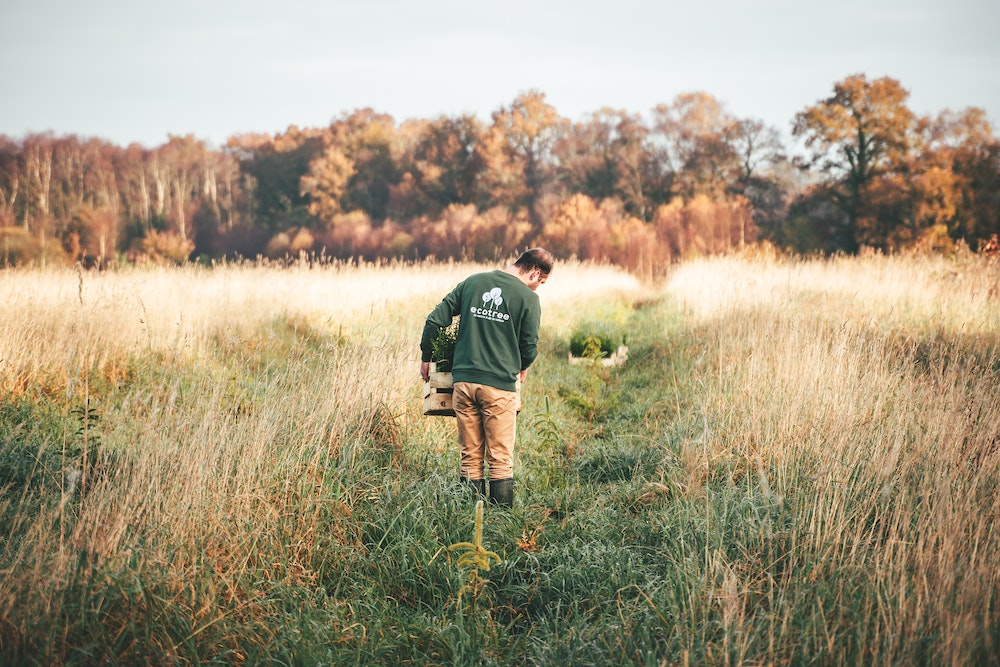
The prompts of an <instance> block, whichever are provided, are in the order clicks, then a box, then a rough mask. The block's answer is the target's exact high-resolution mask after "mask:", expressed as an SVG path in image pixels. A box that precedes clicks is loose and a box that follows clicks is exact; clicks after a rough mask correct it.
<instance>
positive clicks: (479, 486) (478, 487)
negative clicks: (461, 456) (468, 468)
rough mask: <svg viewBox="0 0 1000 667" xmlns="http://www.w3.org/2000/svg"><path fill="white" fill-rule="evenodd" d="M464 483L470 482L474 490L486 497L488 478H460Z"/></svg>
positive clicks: (478, 494) (470, 486)
mask: <svg viewBox="0 0 1000 667" xmlns="http://www.w3.org/2000/svg"><path fill="white" fill-rule="evenodd" d="M460 479H461V480H462V483H463V484H468V485H469V488H470V489H472V492H473V493H475V494H476V495H477V497H478V496H482V497H484V498H485V497H486V480H485V479H468V478H466V477H462V478H460Z"/></svg>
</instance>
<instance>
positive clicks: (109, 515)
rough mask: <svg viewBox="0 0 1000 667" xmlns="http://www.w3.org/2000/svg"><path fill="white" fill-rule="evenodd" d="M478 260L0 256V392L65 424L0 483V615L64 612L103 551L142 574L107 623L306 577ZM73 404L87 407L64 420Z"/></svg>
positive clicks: (389, 437)
mask: <svg viewBox="0 0 1000 667" xmlns="http://www.w3.org/2000/svg"><path fill="white" fill-rule="evenodd" d="M489 268H494V267H491V266H486V265H474V264H454V263H449V264H424V265H413V264H402V263H395V264H378V265H362V266H354V265H347V264H327V265H321V266H312V267H309V266H306V265H303V266H294V267H286V268H280V267H267V266H252V265H227V266H219V267H215V268H212V269H206V268H198V267H186V268H183V269H169V268H146V269H136V270H126V271H118V272H104V273H90V272H88V273H83V274H81V273H77V272H74V271H72V270H46V271H40V270H32V269H18V270H6V271H4V272H2V273H0V312H3V313H4V316H3V318H0V387H2V391H0V400H3V401H8V402H15V401H20V400H25V401H28V402H31V403H38V402H42V401H44V402H46V404H47V405H50V406H54V408H53V409H54V410H55V413H54V414H53V415H52V418H53V419H61V420H63V422H65V423H66V424H70V426H68V427H65V428H62V429H61V430H60V429H58V428H53V429H52V430H51V431H49V432H46V433H43V434H41V435H39V436H38V438H39V443H38V447H39V450H40V451H41V450H43V449H44V450H55V451H57V452H58V451H60V450H61V451H62V452H63V454H62V456H61V457H57V461H58V467H57V469H51V470H48V471H47V473H46V474H45V475H43V474H42V473H41V472H38V473H36V474H34V475H33V476H32V479H33V480H37V479H40V478H42V477H44V478H45V479H48V480H50V483H49V484H48V485H47V486H46V485H44V484H41V483H38V484H35V483H34V482H32V484H31V485H26V486H25V487H24V488H15V487H7V488H5V489H3V491H4V493H3V500H2V502H3V507H2V510H3V511H4V512H5V513H6V515H7V516H10V517H14V518H13V519H12V523H11V524H10V532H11V534H17V535H18V536H19V537H18V539H17V540H3V541H2V547H0V549H2V551H0V559H2V562H3V563H4V567H5V575H4V577H3V578H2V582H0V624H2V623H3V622H7V623H11V622H13V621H10V620H9V619H12V618H18V619H35V621H36V622H38V623H39V624H40V626H44V625H45V624H46V623H47V620H46V619H50V620H53V619H57V618H58V616H59V610H60V608H61V607H62V605H63V602H62V600H63V597H62V596H63V591H64V590H65V589H66V588H67V586H69V585H70V582H76V581H79V580H81V577H83V578H86V577H88V576H93V574H94V572H96V571H97V570H98V569H99V570H100V571H101V572H103V573H108V572H118V573H121V576H122V577H123V578H124V579H126V580H132V579H133V578H134V580H135V581H136V582H141V583H138V584H137V585H138V586H139V588H138V589H136V590H137V591H138V592H137V593H134V595H133V592H130V591H131V589H130V588H129V587H128V586H127V585H126V584H125V583H117V582H115V583H113V584H112V585H113V587H115V588H116V589H117V590H119V592H120V595H121V598H122V600H124V601H122V600H119V601H118V602H116V603H114V604H112V603H110V602H104V603H101V604H105V605H107V606H108V607H110V609H105V610H101V611H102V613H103V614H104V616H102V621H101V622H102V624H104V625H106V626H109V627H111V628H117V629H118V633H119V634H122V635H123V636H124V629H125V628H126V627H131V626H130V625H129V624H134V623H135V622H136V621H135V620H134V619H135V618H136V617H139V618H142V617H144V616H148V617H149V623H150V625H154V624H155V622H156V619H161V620H160V622H163V620H162V619H167V618H171V617H174V618H176V615H175V612H171V611H169V610H168V607H173V608H175V609H179V610H182V611H181V616H186V617H188V618H190V619H192V620H191V623H192V627H191V628H188V629H186V630H181V631H179V632H180V634H182V635H184V634H189V635H190V637H191V638H193V637H194V636H195V635H196V634H197V633H199V632H201V631H202V628H203V627H207V626H208V625H211V624H212V623H214V622H217V621H218V620H219V614H220V613H230V612H229V611H226V610H232V609H237V610H239V613H240V614H244V615H245V616H246V622H247V623H251V622H253V620H254V619H255V618H265V617H268V616H269V615H273V614H274V613H276V612H275V609H274V608H273V604H274V602H273V601H269V600H267V599H261V598H260V597H259V595H260V592H259V590H258V591H255V590H252V589H251V587H250V585H249V582H260V581H278V582H283V583H286V584H289V585H296V584H302V585H309V584H312V583H315V578H316V572H315V568H314V563H315V561H316V559H317V558H318V556H319V555H320V552H323V551H325V552H327V553H324V554H322V555H323V557H324V558H328V552H329V550H331V549H332V550H336V549H352V548H356V544H355V541H354V538H352V536H351V535H350V534H347V533H346V532H345V533H344V534H336V533H334V534H330V533H329V532H327V531H322V530H321V529H320V526H321V525H323V526H327V527H328V526H329V525H330V523H331V521H332V522H333V523H334V524H336V517H337V515H338V514H342V515H343V516H344V517H345V518H347V517H349V516H350V513H351V512H352V507H353V504H354V500H356V498H357V496H358V495H363V494H366V493H374V492H376V491H375V488H376V487H377V486H378V484H379V483H380V482H379V479H381V477H380V476H381V475H384V473H385V470H384V469H378V470H372V469H371V468H372V465H371V462H372V460H373V457H374V460H376V461H389V460H391V459H392V458H393V456H394V455H395V454H396V453H397V452H395V451H394V449H398V447H399V446H400V444H401V443H402V442H403V439H404V437H405V435H406V433H405V431H406V430H407V429H409V428H410V427H409V426H408V424H410V423H411V421H417V420H419V412H418V410H419V404H420V401H419V392H420V389H421V384H420V381H419V376H418V370H419V349H418V345H417V344H418V342H419V337H420V332H421V330H422V326H423V318H424V317H425V316H426V314H427V313H428V312H429V311H430V309H431V308H432V307H433V306H434V305H435V304H436V303H437V301H438V300H439V299H440V298H442V297H443V296H444V295H445V294H446V293H447V292H448V291H449V290H450V289H451V288H452V287H453V286H454V285H455V284H456V283H457V282H459V281H460V280H461V279H463V278H464V277H465V276H466V275H468V274H469V273H470V272H472V271H478V270H486V269H489ZM635 284H636V283H635V280H634V279H632V278H630V277H629V276H627V275H626V274H624V273H623V272H621V271H619V270H616V269H613V268H611V267H609V266H593V265H580V264H565V265H560V266H559V267H558V268H557V270H556V273H554V274H553V278H552V280H551V281H550V283H549V284H548V285H546V287H545V289H544V291H542V292H540V295H541V297H542V298H543V300H545V301H546V302H548V303H553V304H560V303H566V304H574V303H576V299H578V298H579V297H580V295H581V294H584V295H588V296H592V295H593V294H595V293H600V292H603V291H606V290H615V289H633V288H634V287H635ZM555 310H556V311H558V310H559V309H558V307H557V308H556V309H555ZM81 406H84V409H92V410H93V411H94V414H95V419H94V420H92V421H91V420H87V421H86V424H85V425H86V427H87V428H88V429H89V431H87V430H84V431H83V432H82V433H81V432H77V433H75V434H74V433H73V428H72V425H73V424H76V423H77V421H75V420H74V414H82V413H80V412H79V410H80V409H81ZM7 426H9V427H10V428H11V432H13V433H15V434H17V433H20V434H22V435H23V433H24V431H25V429H31V428H33V426H32V425H30V424H26V423H18V424H8V425H7ZM56 439H58V440H56ZM373 450H374V451H373ZM355 460H356V461H357V464H356V465H355V464H354V463H352V462H353V461H355ZM345 471H346V472H345ZM81 473H82V474H81ZM340 476H343V479H341V478H340ZM348 476H353V477H350V479H348V478H347V477H348ZM51 480H55V481H54V482H51ZM39 485H41V486H43V487H44V489H43V490H42V491H41V492H40V491H39V489H38V486H39ZM53 485H54V487H55V490H54V491H53ZM331 488H332V489H335V490H336V492H335V493H334V495H333V497H332V498H331V496H330V489H331ZM46 494H48V495H46ZM39 497H41V498H42V499H41V500H39ZM331 517H332V519H331ZM81 568H82V569H81ZM81 572H82V574H81ZM150 582H159V583H158V584H156V585H157V586H158V588H157V589H156V590H155V591H152V592H150V591H148V590H146V588H145V587H147V586H151V585H152V584H151V583H150ZM119 587H120V588H119ZM144 591H145V592H144ZM77 592H78V591H77ZM157 600H158V601H159V603H158V604H157V603H156V601H157ZM87 604H90V603H87ZM15 607H16V612H15ZM137 609H138V611H137ZM220 610H223V611H220ZM53 614H55V616H53ZM172 614H174V615H173V616H172ZM54 622H56V621H54ZM56 625H58V622H56ZM20 632H21V633H27V634H30V633H31V632H32V631H31V629H29V628H21V629H20ZM53 632H59V630H58V628H56V629H55V630H53ZM149 632H150V633H151V636H150V638H148V639H147V640H146V643H147V646H146V647H145V649H144V650H146V649H148V648H149V645H153V646H158V647H159V651H160V653H159V655H158V657H149V658H148V659H150V660H151V661H153V662H157V661H160V660H163V661H167V662H172V661H175V660H178V659H179V658H178V655H179V654H180V652H182V651H183V645H178V644H177V643H176V641H174V643H171V642H169V641H168V640H167V639H166V638H165V637H169V636H174V637H175V636H176V635H177V634H178V631H171V632H167V629H165V630H164V635H163V637H161V636H160V635H158V634H156V631H154V630H149ZM112 634H113V635H114V634H115V633H114V632H112ZM266 640H267V636H266V632H262V633H261V636H260V641H262V642H263V641H266ZM233 641H234V642H236V640H235V639H234V640H233ZM52 645H53V646H58V645H59V642H58V641H54V642H52ZM107 650H109V651H110V652H111V653H112V654H113V655H116V656H117V659H121V658H122V656H123V655H124V656H126V659H127V656H128V653H127V651H126V652H125V653H122V652H121V651H122V649H121V647H111V648H109V649H107ZM233 650H236V649H233ZM50 657H51V659H52V661H53V662H61V661H62V660H64V659H65V658H66V656H62V655H53V656H50Z"/></svg>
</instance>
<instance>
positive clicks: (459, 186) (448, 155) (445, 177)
mask: <svg viewBox="0 0 1000 667" xmlns="http://www.w3.org/2000/svg"><path fill="white" fill-rule="evenodd" d="M414 129H415V134H416V138H415V141H414V144H413V148H412V150H411V151H410V154H409V155H408V156H407V160H406V165H405V166H404V167H403V170H404V171H405V173H407V174H409V175H410V177H411V178H412V186H411V189H410V191H409V193H408V196H409V198H410V200H411V201H410V202H409V203H408V205H407V206H400V207H399V208H400V209H403V210H417V211H420V213H423V214H429V215H439V214H440V213H441V212H442V211H444V210H445V209H446V208H448V207H450V206H452V205H455V204H459V205H462V204H475V205H486V204H487V201H486V199H485V198H484V197H483V196H482V195H481V193H480V192H479V189H478V183H479V178H480V173H481V171H482V168H483V164H482V160H481V154H480V152H479V150H478V149H479V145H480V141H481V139H482V134H483V127H482V123H480V122H479V120H478V119H477V118H476V117H475V116H472V115H462V116H456V117H448V116H440V117H438V118H437V119H435V120H432V121H428V122H426V123H422V124H420V125H418V126H415V128H414Z"/></svg>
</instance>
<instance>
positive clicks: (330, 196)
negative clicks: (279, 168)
mask: <svg viewBox="0 0 1000 667" xmlns="http://www.w3.org/2000/svg"><path fill="white" fill-rule="evenodd" d="M397 152H398V147H397V146H396V127H395V122H394V121H393V119H392V117H391V116H388V115H385V114H378V113H375V112H374V111H372V110H371V109H361V110H358V111H355V112H354V113H352V114H349V115H345V116H343V117H342V118H340V119H338V120H336V121H334V122H333V123H331V124H330V126H329V127H328V128H326V129H325V130H324V131H323V133H322V135H321V137H320V150H319V152H318V154H316V155H315V156H314V157H313V159H312V160H310V163H309V166H308V169H307V171H306V173H305V174H303V176H302V178H301V180H300V194H301V195H302V196H303V197H305V198H307V200H308V202H309V212H310V213H311V214H312V215H314V216H316V218H317V219H318V220H319V222H320V224H321V225H322V226H329V225H331V224H333V222H334V220H335V219H336V216H337V215H338V214H340V213H349V212H352V211H363V212H364V213H366V214H367V215H368V216H369V218H370V219H371V220H372V221H373V222H374V223H380V222H382V221H383V220H385V218H386V216H387V213H388V210H389V202H390V198H391V193H392V188H393V186H394V185H395V184H396V183H398V181H399V171H398V169H397V165H396V157H397Z"/></svg>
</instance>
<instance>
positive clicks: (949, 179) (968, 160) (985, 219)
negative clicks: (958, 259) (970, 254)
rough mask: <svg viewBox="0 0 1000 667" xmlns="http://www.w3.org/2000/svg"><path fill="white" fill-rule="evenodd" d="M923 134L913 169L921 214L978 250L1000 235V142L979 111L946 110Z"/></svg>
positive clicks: (918, 207) (982, 112) (969, 109)
mask: <svg viewBox="0 0 1000 667" xmlns="http://www.w3.org/2000/svg"><path fill="white" fill-rule="evenodd" d="M923 129H924V131H923V133H922V138H923V141H922V143H921V151H920V153H919V154H918V155H916V156H915V158H914V164H913V165H912V167H911V169H912V170H913V172H914V173H915V174H916V175H917V182H916V187H915V193H916V196H915V199H916V208H917V215H918V216H920V217H921V221H922V222H924V223H925V224H926V223H933V224H938V225H945V226H946V227H947V230H948V233H949V234H950V236H951V238H953V239H956V240H957V239H964V240H965V241H966V242H967V243H968V244H969V245H970V246H971V247H973V248H975V247H976V246H977V245H979V243H981V242H983V241H986V240H988V239H990V238H991V237H992V236H993V235H994V234H998V233H1000V141H998V140H997V138H996V137H995V136H994V134H993V128H992V126H991V125H990V122H989V120H988V119H987V118H986V114H985V112H984V111H983V110H982V109H979V108H975V107H973V108H968V109H965V110H963V111H960V112H952V111H947V110H946V111H943V112H941V113H940V114H939V115H938V116H937V117H936V118H934V119H932V120H928V121H927V122H926V123H925V124H924V125H923Z"/></svg>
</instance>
